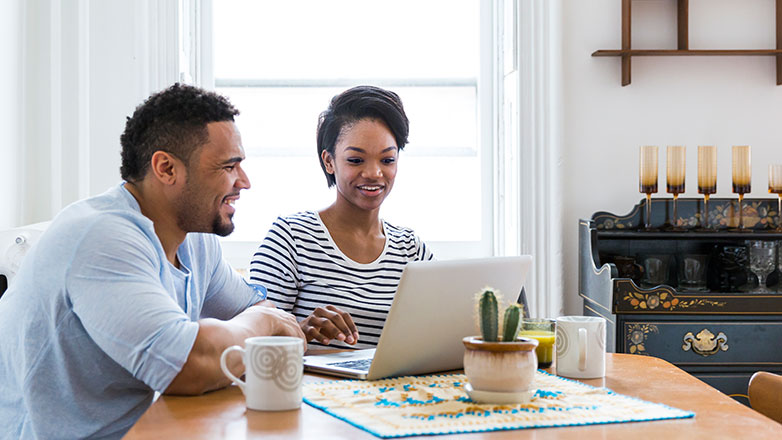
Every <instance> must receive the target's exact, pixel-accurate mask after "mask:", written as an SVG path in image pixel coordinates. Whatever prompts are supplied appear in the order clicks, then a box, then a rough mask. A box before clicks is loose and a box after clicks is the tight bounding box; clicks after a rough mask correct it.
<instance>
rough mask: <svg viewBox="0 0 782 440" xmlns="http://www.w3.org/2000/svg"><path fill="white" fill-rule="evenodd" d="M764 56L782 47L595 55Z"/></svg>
mask: <svg viewBox="0 0 782 440" xmlns="http://www.w3.org/2000/svg"><path fill="white" fill-rule="evenodd" d="M779 1H782V0H779ZM628 55H629V56H634V57H637V56H726V55H727V56H762V55H777V56H779V55H782V49H687V50H678V49H630V50H611V49H608V50H605V49H604V50H596V51H594V52H592V56H593V57H616V56H621V57H626V56H628Z"/></svg>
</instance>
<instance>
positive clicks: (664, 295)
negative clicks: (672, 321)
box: [622, 292, 725, 311]
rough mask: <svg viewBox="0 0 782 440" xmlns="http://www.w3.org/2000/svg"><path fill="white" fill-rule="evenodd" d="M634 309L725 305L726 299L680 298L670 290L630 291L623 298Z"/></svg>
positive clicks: (674, 308)
mask: <svg viewBox="0 0 782 440" xmlns="http://www.w3.org/2000/svg"><path fill="white" fill-rule="evenodd" d="M622 299H623V300H624V301H625V302H627V303H629V304H630V307H632V308H633V310H650V311H651V310H677V309H688V308H692V307H704V306H711V307H723V306H724V305H725V301H713V300H710V299H705V298H693V299H684V300H680V299H679V298H676V297H675V296H674V295H673V294H672V293H669V292H653V293H640V292H629V293H627V294H625V296H624V297H623V298H622Z"/></svg>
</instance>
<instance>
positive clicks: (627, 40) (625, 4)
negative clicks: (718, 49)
mask: <svg viewBox="0 0 782 440" xmlns="http://www.w3.org/2000/svg"><path fill="white" fill-rule="evenodd" d="M631 1H632V0H622V51H628V52H626V53H623V54H622V87H624V86H626V85H629V84H630V53H629V51H630V44H631V42H632V39H631V37H630V20H631V10H630V4H631ZM780 1H782V0H777V2H780ZM777 41H779V33H777ZM777 44H779V43H777ZM777 62H779V57H777Z"/></svg>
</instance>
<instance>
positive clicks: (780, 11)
mask: <svg viewBox="0 0 782 440" xmlns="http://www.w3.org/2000/svg"><path fill="white" fill-rule="evenodd" d="M776 8H777V10H776V14H777V20H776V27H777V50H780V49H782V0H777V1H776ZM775 58H776V59H777V85H778V86H779V85H782V55H779V54H778V55H777V56H776V57H775Z"/></svg>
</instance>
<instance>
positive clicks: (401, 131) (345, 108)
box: [317, 86, 410, 187]
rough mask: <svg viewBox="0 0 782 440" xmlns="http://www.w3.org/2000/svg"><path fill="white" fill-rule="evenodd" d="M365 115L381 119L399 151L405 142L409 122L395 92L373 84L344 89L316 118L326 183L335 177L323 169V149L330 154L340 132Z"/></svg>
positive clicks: (319, 150) (319, 156)
mask: <svg viewBox="0 0 782 440" xmlns="http://www.w3.org/2000/svg"><path fill="white" fill-rule="evenodd" d="M364 119H375V120H379V121H382V122H383V123H384V124H385V125H386V126H387V127H388V129H389V130H391V134H392V135H393V136H394V139H395V140H396V147H397V148H398V149H399V150H400V151H401V150H402V149H403V148H404V147H405V145H407V135H408V133H409V131H410V122H409V121H408V120H407V115H405V109H404V107H403V106H402V100H401V99H399V96H398V95H397V94H396V93H394V92H392V91H389V90H384V89H381V88H379V87H374V86H357V87H353V88H352V89H348V90H345V91H344V92H342V93H340V94H339V95H337V96H335V97H333V98H332V99H331V103H330V104H329V108H328V109H326V111H324V112H323V113H321V114H320V117H319V118H318V135H317V138H318V158H319V160H320V167H321V168H322V169H323V174H325V175H326V181H327V182H328V184H329V187H331V186H334V184H335V183H336V179H335V178H334V175H333V174H329V173H328V172H326V164H324V163H323V151H327V152H328V153H329V154H330V155H332V156H333V155H334V147H335V145H337V141H339V137H340V136H341V135H342V133H344V131H345V130H347V129H349V128H351V127H352V126H353V125H355V124H356V123H357V122H359V121H361V120H364Z"/></svg>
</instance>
